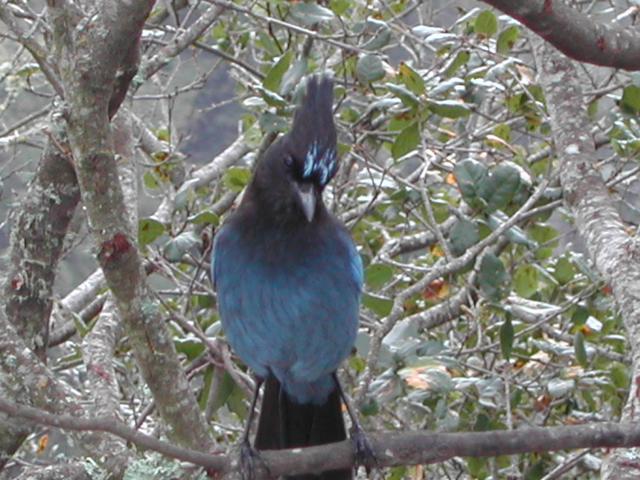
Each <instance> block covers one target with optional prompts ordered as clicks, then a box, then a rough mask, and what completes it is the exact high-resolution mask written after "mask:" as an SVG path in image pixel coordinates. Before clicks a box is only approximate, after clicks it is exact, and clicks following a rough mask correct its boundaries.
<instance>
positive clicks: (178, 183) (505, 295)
mask: <svg viewBox="0 0 640 480" xmlns="http://www.w3.org/2000/svg"><path fill="white" fill-rule="evenodd" d="M491 7H495V8H496V9H498V10H494V9H492V8H491ZM637 14H638V6H637V5H636V4H635V2H627V1H622V0H619V1H618V0H616V1H608V2H604V1H594V2H589V3H588V4H587V5H582V6H574V5H567V4H564V3H562V2H560V1H557V0H556V1H550V0H536V1H530V2H508V1H502V0H500V1H498V0H487V1H486V2H485V3H481V2H477V1H458V2H441V1H432V2H419V1H410V0H397V1H386V2H385V1H380V2H365V1H360V0H331V1H328V2H317V3H316V2H283V1H276V0H265V1H263V2H227V1H222V0H206V1H205V0H202V1H191V2H187V1H180V0H176V1H173V2H160V3H158V4H157V5H156V4H154V2H153V1H148V0H147V1H129V2H120V1H116V0H105V1H103V2H83V1H77V2H72V1H68V0H48V1H47V2H46V3H45V4H41V3H39V2H25V1H19V0H11V1H6V0H5V1H3V2H0V21H1V23H0V25H1V26H0V52H1V53H0V54H1V55H2V57H1V58H2V62H3V63H1V64H0V78H1V79H2V84H1V87H0V88H1V93H0V147H1V150H0V192H2V194H1V195H2V197H1V201H2V203H0V215H1V217H0V249H2V250H0V252H2V253H3V257H2V259H1V260H0V261H1V262H2V272H3V277H4V278H3V289H2V304H3V308H2V309H0V412H2V414H0V452H1V455H0V465H1V466H2V471H1V472H0V478H7V479H8V478H21V479H27V478H29V479H32V478H42V479H49V478H77V479H81V478H123V477H124V478H131V479H137V478H205V476H206V471H208V472H209V474H211V475H213V474H215V473H216V472H224V473H233V472H234V469H235V464H234V463H233V461H232V460H233V455H232V454H227V453H225V452H226V450H227V449H228V448H229V447H230V446H231V445H233V444H234V443H235V442H236V441H237V438H238V435H239V432H240V431H241V430H240V428H241V423H242V420H243V419H244V416H245V415H246V412H247V400H248V398H249V397H250V391H251V389H252V385H253V382H252V380H251V378H250V375H249V372H247V371H246V369H245V367H244V366H243V365H242V364H240V363H238V362H237V359H236V358H235V357H234V356H233V354H232V352H230V351H229V350H228V348H227V346H226V344H225V341H224V335H223V332H221V329H220V322H219V319H218V316H217V314H216V311H215V294H214V292H212V290H211V286H210V282H209V279H208V263H209V251H210V247H211V242H212V239H213V237H214V236H215V230H216V228H217V226H218V225H219V224H220V222H221V221H222V220H223V218H224V216H225V214H226V213H227V212H228V211H229V210H230V209H231V208H233V205H234V203H235V201H236V199H237V197H238V195H240V194H241V192H242V189H243V187H244V186H245V185H246V184H247V182H248V180H249V178H250V172H251V168H252V166H253V163H254V160H255V158H256V157H257V155H258V154H259V151H260V149H262V148H264V147H265V146H266V145H268V144H269V142H270V141H272V140H273V139H274V138H275V136H276V135H277V134H278V133H279V132H281V131H284V130H286V129H287V127H288V125H289V123H290V118H291V114H292V112H293V107H294V105H295V101H296V98H297V97H298V96H299V95H300V93H301V89H302V88H303V78H304V76H305V75H308V74H311V73H313V72H319V71H331V72H333V75H334V76H335V78H336V98H337V100H338V104H337V108H336V120H337V124H338V128H339V131H340V153H341V158H342V160H341V162H342V163H341V169H340V172H339V174H338V177H337V178H336V181H335V182H334V184H333V187H332V188H331V189H330V192H328V193H329V199H330V202H329V203H330V205H331V208H332V209H334V210H335V211H336V212H338V214H339V215H340V216H341V218H342V219H343V220H344V221H345V222H346V223H347V225H348V226H349V228H350V229H351V231H352V233H353V235H354V238H355V239H356V242H357V244H358V246H359V249H360V253H361V255H362V258H363V261H364V263H365V267H366V287H365V294H364V299H363V309H362V319H361V324H362V328H361V332H360V336H359V339H358V343H357V352H355V353H354V355H353V356H352V357H351V358H350V360H349V362H348V364H347V365H346V366H345V367H346V368H344V369H343V372H342V375H343V379H344V381H345V384H346V385H347V386H348V389H349V391H350V393H352V394H353V396H354V397H355V399H356V402H357V405H358V406H359V408H360V412H361V415H362V416H363V421H364V423H365V425H366V427H367V429H368V430H369V431H370V432H377V433H374V434H372V441H373V444H374V448H375V449H376V452H377V453H378V457H379V460H380V465H381V466H382V467H385V468H384V469H382V470H380V472H378V473H376V474H377V475H385V476H386V477H387V478H393V479H399V478H427V477H428V478H489V477H492V478H530V479H538V478H545V479H553V478H567V477H572V478H573V477H579V478H596V477H599V476H602V477H604V478H616V479H617V478H637V476H638V468H640V466H639V465H638V463H637V461H636V460H635V459H636V457H637V453H638V452H637V451H636V450H635V449H633V448H629V449H619V450H604V449H602V448H599V447H616V446H625V447H640V430H638V429H636V428H634V424H633V420H634V419H635V412H636V411H637V409H638V408H640V405H639V404H638V403H639V398H640V396H639V395H638V388H639V386H640V382H638V381H637V378H638V375H639V373H638V369H639V368H640V349H639V348H638V339H640V287H639V285H640V282H639V280H640V268H639V263H638V259H640V252H639V251H638V248H639V247H638V244H637V240H636V236H635V235H636V228H637V224H638V223H640V212H639V211H638V206H639V205H638V199H637V196H638V191H639V190H638V182H637V173H638V171H639V170H640V167H638V166H637V157H638V154H639V152H640V126H639V125H638V122H637V116H638V112H640V86H639V84H638V83H637V80H638V79H637V78H636V76H635V75H634V74H632V73H628V72H631V71H635V70H638V69H640V60H639V59H640V37H638V35H637V34H636V31H635V29H634V26H635V22H636V17H637ZM531 32H535V33H536V34H539V35H540V37H542V38H540V37H538V36H537V35H535V34H534V33H531ZM572 59H573V60H572ZM594 65H599V66H594ZM616 69H620V70H616ZM618 422H619V423H618ZM60 427H62V428H60ZM409 431H413V432H414V433H410V432H409ZM382 432H395V433H382ZM158 452H159V453H158ZM264 458H265V462H266V464H268V466H269V468H270V470H271V472H272V473H274V474H277V473H281V472H285V471H288V472H303V471H310V470H314V469H317V468H318V466H327V467H329V466H330V467H334V468H335V467H345V466H348V465H351V463H352V461H353V460H352V456H351V450H350V446H349V444H348V442H343V443H340V444H335V445H329V446H325V447H321V448H318V449H312V450H311V451H305V452H304V453H302V454H292V453H291V452H279V453H274V454H265V455H264ZM176 459H178V460H181V461H177V460H176ZM203 467H204V468H203ZM361 474H364V473H363V472H361Z"/></svg>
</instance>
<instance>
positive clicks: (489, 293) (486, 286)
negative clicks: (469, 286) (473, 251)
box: [478, 253, 507, 302]
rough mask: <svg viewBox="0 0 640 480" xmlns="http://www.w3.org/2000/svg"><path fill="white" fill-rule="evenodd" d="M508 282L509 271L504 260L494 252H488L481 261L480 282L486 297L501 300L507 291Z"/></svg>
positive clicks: (495, 300)
mask: <svg viewBox="0 0 640 480" xmlns="http://www.w3.org/2000/svg"><path fill="white" fill-rule="evenodd" d="M506 282H507V271H506V270H505V268H504V265H503V263H502V260H500V259H499V258H498V257H497V256H496V255H494V254H493V253H487V254H486V255H485V256H484V257H482V261H481V262H480V271H479V274H478V283H479V284H480V290H481V291H482V293H483V294H484V296H485V297H486V298H488V299H489V300H492V301H494V302H497V301H499V300H500V299H501V298H502V297H503V296H504V294H505V293H506V292H505V289H504V285H505V283H506Z"/></svg>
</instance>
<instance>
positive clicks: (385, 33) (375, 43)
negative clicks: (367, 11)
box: [360, 26, 391, 52]
mask: <svg viewBox="0 0 640 480" xmlns="http://www.w3.org/2000/svg"><path fill="white" fill-rule="evenodd" d="M390 41H391V29H390V28H389V27H386V26H385V27H383V28H380V29H378V31H377V32H376V34H375V35H374V36H373V38H370V39H369V40H368V41H366V42H365V43H364V44H363V45H362V46H361V47H360V48H362V49H363V50H370V51H372V52H374V51H376V50H380V49H381V48H382V47H384V46H386V45H387V44H388V43H389V42H390Z"/></svg>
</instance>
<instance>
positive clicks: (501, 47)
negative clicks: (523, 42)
mask: <svg viewBox="0 0 640 480" xmlns="http://www.w3.org/2000/svg"><path fill="white" fill-rule="evenodd" d="M519 36H520V29H519V28H518V27H516V26H515V25H511V26H510V27H507V28H505V29H504V30H503V31H502V32H500V35H498V41H497V43H496V51H497V52H498V53H500V54H502V55H506V54H508V53H509V51H510V50H511V49H512V48H513V46H514V45H515V43H516V41H517V40H518V37H519Z"/></svg>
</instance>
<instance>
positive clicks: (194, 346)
mask: <svg viewBox="0 0 640 480" xmlns="http://www.w3.org/2000/svg"><path fill="white" fill-rule="evenodd" d="M173 342H174V344H175V346H176V350H177V351H178V352H179V353H184V354H185V355H186V356H187V358H188V359H189V360H193V359H195V358H196V357H198V356H199V355H200V354H201V353H202V352H204V344H203V343H202V342H201V341H200V340H199V339H197V338H195V337H186V338H176V339H174V340H173Z"/></svg>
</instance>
